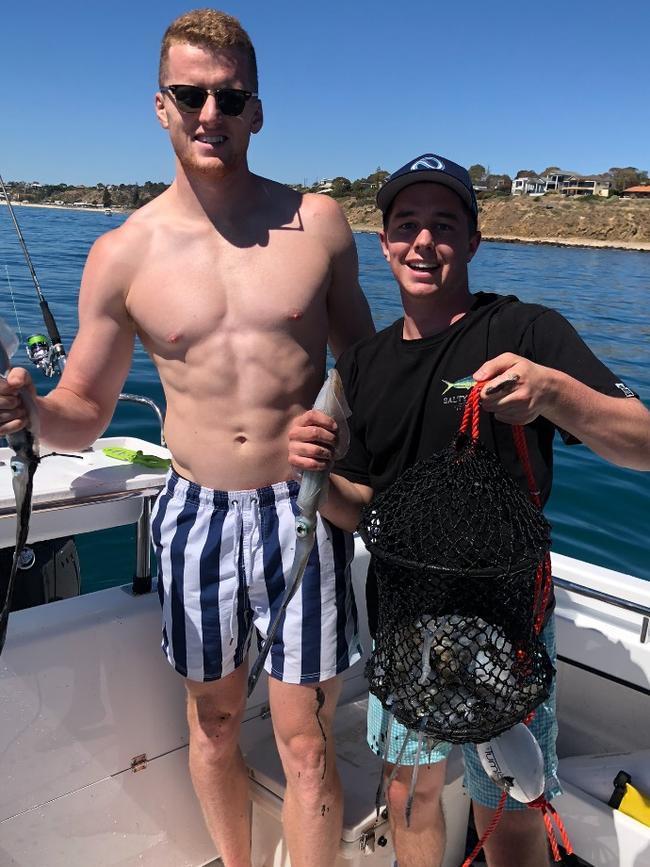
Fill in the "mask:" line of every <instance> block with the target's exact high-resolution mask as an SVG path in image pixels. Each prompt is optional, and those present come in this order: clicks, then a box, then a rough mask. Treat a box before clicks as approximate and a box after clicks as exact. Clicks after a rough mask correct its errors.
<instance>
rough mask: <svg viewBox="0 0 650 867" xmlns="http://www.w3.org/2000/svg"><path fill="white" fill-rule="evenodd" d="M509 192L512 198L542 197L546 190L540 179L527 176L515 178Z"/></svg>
mask: <svg viewBox="0 0 650 867" xmlns="http://www.w3.org/2000/svg"><path fill="white" fill-rule="evenodd" d="M510 192H511V193H512V195H513V196H542V195H543V194H544V193H545V192H546V188H545V183H544V181H543V180H542V178H537V177H535V176H534V175H527V176H526V177H523V178H515V179H514V181H513V182H512V188H511V190H510Z"/></svg>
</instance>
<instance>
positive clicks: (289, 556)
mask: <svg viewBox="0 0 650 867" xmlns="http://www.w3.org/2000/svg"><path fill="white" fill-rule="evenodd" d="M298 490H299V485H298V483H297V482H294V481H289V482H280V483H278V484H276V485H271V486H269V487H265V488H258V489H257V490H252V491H213V490H212V489H211V488H203V487H201V486H200V485H197V484H196V483H194V482H189V481H188V480H187V479H184V478H182V477H181V476H179V475H178V473H176V472H175V471H174V470H173V469H172V470H170V471H169V473H168V475H167V482H166V485H165V487H164V488H163V490H162V491H161V492H160V494H159V495H158V498H157V500H156V503H155V506H154V509H153V515H152V524H151V535H152V540H153V545H154V549H155V552H156V558H157V560H158V595H159V597H160V602H161V605H162V614H163V618H162V619H163V636H162V648H163V651H164V653H165V654H166V656H167V659H168V660H169V662H170V663H171V664H172V665H173V666H174V668H175V669H176V670H177V671H178V672H180V674H182V675H184V676H185V677H187V678H189V679H190V680H197V681H210V680H218V679H220V678H222V677H225V676H226V675H228V674H230V673H231V672H233V671H234V670H235V669H236V668H237V667H238V666H239V665H241V664H242V662H244V660H245V659H246V656H247V653H248V648H249V646H250V641H251V636H252V633H253V627H256V629H257V631H258V632H259V634H260V636H261V637H262V639H263V638H264V637H265V636H266V632H267V630H268V628H269V624H270V623H271V622H272V620H273V617H274V615H275V613H276V611H277V610H278V608H279V607H280V605H281V603H282V595H283V592H284V589H285V581H286V580H287V579H288V576H289V573H290V570H291V564H292V562H293V553H294V548H295V541H296V534H295V521H294V516H295V514H296V512H297V506H296V497H297V496H298ZM353 551H354V545H353V540H352V536H351V535H350V534H349V533H345V532H343V531H342V530H339V529H338V528H336V527H334V526H332V525H331V524H329V523H328V522H327V521H325V520H322V519H320V517H319V520H318V526H317V530H316V543H315V544H314V548H313V550H312V552H311V556H310V558H309V562H308V564H307V568H306V569H305V574H304V577H303V581H302V585H301V588H300V590H299V592H298V593H296V595H295V596H294V598H293V599H292V600H291V602H290V603H289V605H288V607H287V610H286V615H285V618H284V622H283V623H282V624H281V626H280V628H279V629H278V631H277V633H276V636H275V640H274V642H273V646H272V648H271V651H270V653H269V656H268V658H267V660H266V663H265V667H266V670H267V671H268V672H269V673H270V674H271V675H272V677H275V678H277V679H278V680H282V681H284V682H285V683H318V682H320V681H324V680H327V679H329V678H331V677H334V676H335V675H337V674H340V673H341V672H342V671H345V669H346V668H349V667H350V666H351V665H352V664H353V663H355V662H356V661H357V660H358V659H359V658H360V656H361V647H360V645H359V639H358V624H357V611H356V606H355V602H354V595H353V592H352V585H351V579H350V563H351V561H352V556H353Z"/></svg>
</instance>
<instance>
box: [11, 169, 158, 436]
mask: <svg viewBox="0 0 650 867" xmlns="http://www.w3.org/2000/svg"><path fill="white" fill-rule="evenodd" d="M0 188H1V189H2V192H3V193H4V196H5V199H6V202H7V207H8V208H9V213H10V214H11V219H12V221H13V224H14V228H15V230H16V234H17V235H18V240H19V241H20V246H21V247H22V248H23V253H24V254H25V261H26V262H27V267H28V268H29V273H30V274H31V275H32V280H33V282H34V287H35V288H36V294H37V295H38V303H39V305H40V308H41V314H42V316H43V322H44V323H45V327H46V328H47V333H48V334H49V336H50V342H48V339H47V337H46V336H45V335H44V334H32V336H31V337H28V338H27V344H26V348H27V355H28V356H29V358H30V361H32V362H33V363H34V364H35V365H36V366H37V367H38V368H39V369H40V370H42V371H43V373H44V374H45V375H46V376H49V377H52V376H54V374H59V375H60V374H61V371H62V370H63V368H64V367H65V362H66V352H65V348H64V346H63V343H62V342H61V335H60V334H59V329H58V328H57V325H56V322H55V321H54V316H53V315H52V312H51V310H50V308H49V306H48V303H47V301H46V299H45V296H44V295H43V290H42V289H41V285H40V283H39V282H38V277H37V276H36V270H35V268H34V264H33V262H32V257H31V256H30V255H29V250H28V249H27V244H26V243H25V239H24V238H23V233H22V232H21V231H20V226H19V225H18V220H17V219H16V214H15V213H14V209H13V207H12V205H11V202H10V201H9V193H8V192H7V188H6V187H5V182H4V181H3V179H2V175H0ZM118 400H122V401H128V402H130V403H140V404H146V405H147V406H149V407H150V408H151V409H152V410H153V411H154V413H155V414H156V416H157V418H158V423H159V425H160V443H161V445H163V446H166V445H167V443H166V442H165V434H164V431H163V424H164V419H163V414H162V411H161V409H160V407H159V406H158V405H157V404H156V403H155V401H153V400H151V398H149V397H141V396H140V395H137V394H126V393H124V392H121V393H120V394H119V395H118Z"/></svg>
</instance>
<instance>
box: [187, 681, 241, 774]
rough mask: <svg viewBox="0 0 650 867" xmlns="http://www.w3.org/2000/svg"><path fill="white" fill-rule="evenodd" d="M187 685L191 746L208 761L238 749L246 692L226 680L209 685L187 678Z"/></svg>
mask: <svg viewBox="0 0 650 867" xmlns="http://www.w3.org/2000/svg"><path fill="white" fill-rule="evenodd" d="M186 686H187V719H188V723H189V728H190V745H191V747H192V749H193V750H200V751H201V753H202V754H204V756H205V758H206V759H207V760H209V759H210V757H213V758H214V759H215V760H218V759H219V758H223V757H224V756H227V755H229V754H232V753H234V752H236V751H237V748H238V740H239V729H240V725H241V720H242V716H243V712H244V708H245V704H246V697H245V692H244V691H243V690H241V689H239V688H238V684H236V683H234V682H231V683H225V679H224V681H219V682H215V683H210V684H197V683H193V682H189V681H188V683H187V684H186Z"/></svg>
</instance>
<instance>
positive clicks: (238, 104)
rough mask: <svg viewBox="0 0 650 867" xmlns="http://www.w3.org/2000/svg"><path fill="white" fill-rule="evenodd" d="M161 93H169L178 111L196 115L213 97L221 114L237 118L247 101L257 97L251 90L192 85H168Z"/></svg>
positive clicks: (162, 88)
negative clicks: (209, 97) (210, 97)
mask: <svg viewBox="0 0 650 867" xmlns="http://www.w3.org/2000/svg"><path fill="white" fill-rule="evenodd" d="M160 92H161V93H169V94H171V96H172V97H173V99H174V102H175V103H176V105H177V106H178V108H179V110H180V111H184V112H186V113H187V114H197V113H198V112H199V111H201V109H202V108H203V106H204V105H205V103H206V100H207V98H208V96H214V98H215V99H216V100H217V105H218V106H219V111H220V112H221V113H222V114H227V115H228V116H229V117H237V116H238V115H240V114H241V113H242V111H243V110H244V107H245V105H246V103H247V102H248V100H249V99H250V98H251V96H253V97H257V94H256V93H253V92H252V91H251V90H237V88H235V87H221V88H219V87H217V88H212V87H196V85H194V84H170V85H169V86H168V87H161V88H160Z"/></svg>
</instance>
